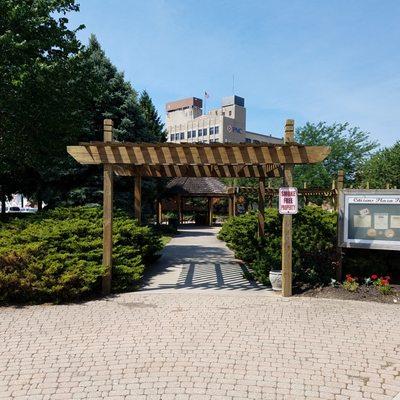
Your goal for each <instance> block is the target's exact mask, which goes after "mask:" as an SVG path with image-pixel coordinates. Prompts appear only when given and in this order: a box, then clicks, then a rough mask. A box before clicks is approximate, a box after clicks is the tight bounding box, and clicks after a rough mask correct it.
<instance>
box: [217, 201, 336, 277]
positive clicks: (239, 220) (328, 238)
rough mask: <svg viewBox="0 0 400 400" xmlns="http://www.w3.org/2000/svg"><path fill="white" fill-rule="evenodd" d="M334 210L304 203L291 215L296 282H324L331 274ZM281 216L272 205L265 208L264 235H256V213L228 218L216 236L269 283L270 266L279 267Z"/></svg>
mask: <svg viewBox="0 0 400 400" xmlns="http://www.w3.org/2000/svg"><path fill="white" fill-rule="evenodd" d="M336 218H337V216H336V214H333V213H329V212H327V211H324V210H322V209H321V208H319V207H312V206H306V207H304V208H302V209H300V210H299V213H298V214H297V215H295V216H294V217H293V278H294V281H295V282H297V283H300V282H302V283H311V284H316V283H326V282H328V281H329V280H330V278H331V277H333V276H334V263H335V260H336ZM281 226H282V219H281V216H280V215H279V214H278V211H277V210H276V209H267V210H265V232H266V235H265V237H264V238H261V239H258V238H257V214H256V213H248V214H245V215H241V216H238V217H233V218H230V219H228V221H227V222H225V224H224V225H223V226H222V228H221V231H220V233H219V236H218V237H219V238H220V239H221V240H224V241H225V242H227V244H228V246H229V247H230V248H231V249H232V250H233V251H234V252H235V256H236V257H238V258H239V259H242V260H243V261H245V262H248V263H249V264H250V265H251V267H252V269H253V270H254V275H255V277H256V278H257V279H258V280H259V281H261V282H262V283H264V284H268V283H269V279H268V274H269V271H270V270H271V269H280V267H281Z"/></svg>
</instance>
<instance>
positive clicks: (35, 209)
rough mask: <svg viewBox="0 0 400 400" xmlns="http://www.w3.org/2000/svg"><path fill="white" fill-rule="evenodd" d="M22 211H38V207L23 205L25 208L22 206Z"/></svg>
mask: <svg viewBox="0 0 400 400" xmlns="http://www.w3.org/2000/svg"><path fill="white" fill-rule="evenodd" d="M21 212H23V213H35V212H37V208H34V207H23V208H21Z"/></svg>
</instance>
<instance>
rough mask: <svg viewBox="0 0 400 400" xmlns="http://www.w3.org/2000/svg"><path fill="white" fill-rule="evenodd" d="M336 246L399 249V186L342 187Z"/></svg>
mask: <svg viewBox="0 0 400 400" xmlns="http://www.w3.org/2000/svg"><path fill="white" fill-rule="evenodd" d="M339 246H341V247H356V248H367V249H382V250H400V190H397V189H392V190H389V189H388V190H357V189H345V190H342V191H341V193H340V198H339Z"/></svg>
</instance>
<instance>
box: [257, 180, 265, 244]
mask: <svg viewBox="0 0 400 400" xmlns="http://www.w3.org/2000/svg"><path fill="white" fill-rule="evenodd" d="M264 222H265V178H258V237H264V236H265V223H264Z"/></svg>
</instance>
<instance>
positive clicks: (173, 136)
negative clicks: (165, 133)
mask: <svg viewBox="0 0 400 400" xmlns="http://www.w3.org/2000/svg"><path fill="white" fill-rule="evenodd" d="M170 138H171V142H173V141H174V140H175V135H174V134H173V133H171V136H170Z"/></svg>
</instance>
